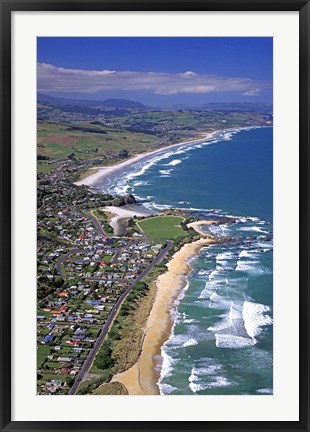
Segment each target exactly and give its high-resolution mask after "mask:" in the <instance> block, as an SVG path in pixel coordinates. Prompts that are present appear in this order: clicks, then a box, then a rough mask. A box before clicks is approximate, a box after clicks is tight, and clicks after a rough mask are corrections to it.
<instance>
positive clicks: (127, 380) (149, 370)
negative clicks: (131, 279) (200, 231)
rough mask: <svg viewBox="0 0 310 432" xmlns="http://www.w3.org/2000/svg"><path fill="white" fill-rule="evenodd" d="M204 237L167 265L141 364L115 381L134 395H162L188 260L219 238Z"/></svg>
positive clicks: (185, 280) (159, 283) (159, 278)
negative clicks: (165, 352) (166, 348)
mask: <svg viewBox="0 0 310 432" xmlns="http://www.w3.org/2000/svg"><path fill="white" fill-rule="evenodd" d="M204 236H205V237H204V238H200V239H199V240H197V241H195V242H192V243H187V244H185V245H184V246H183V247H182V248H181V249H180V250H179V251H177V252H176V253H175V254H174V255H173V257H172V259H171V260H170V261H169V263H168V264H167V268H168V270H167V271H166V272H165V273H163V274H162V275H160V276H159V277H158V279H157V281H156V284H157V294H156V298H155V301H154V304H153V307H152V310H151V313H150V315H149V318H148V320H147V323H146V326H145V330H144V331H145V337H144V340H143V344H142V348H141V353H140V357H139V360H138V361H137V363H136V364H135V365H134V366H132V367H131V368H130V369H128V370H127V371H125V372H121V373H119V374H117V375H115V376H114V377H113V378H112V381H118V382H121V383H122V384H124V385H125V387H126V388H127V390H128V392H129V394H130V395H159V388H158V385H157V382H158V380H159V378H160V372H161V365H162V357H161V348H162V346H163V345H164V343H165V342H166V341H167V340H168V339H169V337H170V335H171V330H172V328H173V325H174V322H173V320H172V319H171V310H172V309H173V308H174V306H175V300H176V299H177V298H178V296H179V295H180V293H181V292H182V290H183V289H184V288H185V287H186V284H187V276H188V274H189V273H190V271H191V267H190V265H189V263H188V261H189V260H190V259H191V258H193V257H194V256H196V255H197V254H198V253H199V251H200V250H201V249H202V248H203V247H205V246H209V245H210V244H214V243H217V242H218V241H219V239H218V238H217V237H213V236H210V235H206V233H204Z"/></svg>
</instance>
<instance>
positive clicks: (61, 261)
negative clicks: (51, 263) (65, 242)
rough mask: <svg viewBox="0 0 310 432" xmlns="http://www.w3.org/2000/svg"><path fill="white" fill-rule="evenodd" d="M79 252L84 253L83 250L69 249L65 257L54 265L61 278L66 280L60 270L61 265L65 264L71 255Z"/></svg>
mask: <svg viewBox="0 0 310 432" xmlns="http://www.w3.org/2000/svg"><path fill="white" fill-rule="evenodd" d="M79 252H84V249H77V248H76V249H70V250H69V251H68V252H67V253H66V254H65V255H63V256H62V257H61V258H59V260H58V261H57V263H56V268H57V273H58V274H59V275H60V276H61V277H62V278H63V279H66V275H65V273H64V271H63V269H62V263H63V262H65V261H66V260H67V259H68V258H69V257H70V256H71V255H73V254H75V253H79Z"/></svg>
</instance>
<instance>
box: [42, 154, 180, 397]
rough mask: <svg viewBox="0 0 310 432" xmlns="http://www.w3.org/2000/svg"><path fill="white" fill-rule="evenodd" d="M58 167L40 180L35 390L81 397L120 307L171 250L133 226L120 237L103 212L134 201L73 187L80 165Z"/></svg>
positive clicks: (67, 163) (65, 163)
mask: <svg viewBox="0 0 310 432" xmlns="http://www.w3.org/2000/svg"><path fill="white" fill-rule="evenodd" d="M57 163H58V165H57V169H55V170H52V171H51V172H49V173H38V211H37V214H38V216H37V217H38V220H37V226H38V242H37V257H38V263H37V268H38V288H37V289H38V291H37V295H38V303H37V343H38V347H37V359H38V363H37V366H38V370H37V374H38V390H37V391H38V394H44V395H51V394H75V392H76V391H77V389H78V386H79V384H80V381H82V380H83V379H85V376H87V375H85V374H86V373H87V370H88V368H89V366H91V364H92V362H93V360H94V358H95V356H96V354H97V352H98V349H100V346H101V344H102V342H103V340H104V338H105V336H106V334H107V332H108V331H109V328H110V326H111V324H112V322H113V320H114V318H115V316H116V314H117V312H118V309H119V306H120V305H121V303H122V301H123V300H124V299H125V298H126V296H128V294H129V293H130V291H131V290H132V289H133V287H137V286H139V285H138V284H139V282H140V281H141V280H142V278H143V277H144V276H145V275H146V274H147V273H149V271H150V270H151V269H152V268H154V267H155V266H159V265H160V263H161V262H162V261H163V260H164V258H165V257H166V255H167V253H168V252H169V250H170V249H171V248H172V246H173V242H171V241H169V240H168V241H163V240H162V241H158V240H149V239H148V238H147V237H146V236H145V234H144V233H143V232H141V231H140V230H139V229H137V225H135V224H133V223H131V224H130V223H129V224H128V225H127V228H126V232H125V233H124V236H115V235H114V232H113V228H112V227H111V225H110V224H109V220H108V213H107V212H105V211H102V210H101V209H102V208H104V207H106V206H107V205H111V204H112V205H115V206H118V205H124V204H127V205H128V204H129V205H130V204H133V203H134V202H135V198H134V197H133V196H132V195H129V196H126V197H116V198H114V197H113V196H111V195H109V194H101V193H100V194H99V193H93V192H92V191H90V190H89V188H87V187H84V186H75V185H74V184H72V183H71V182H70V181H69V180H68V179H66V176H65V175H64V174H63V173H64V172H68V171H66V169H68V166H70V165H71V166H74V161H70V160H69V161H57ZM72 169H73V168H72ZM69 172H70V171H69ZM140 283H141V284H142V287H143V282H140ZM74 385H75V386H76V387H75V388H74ZM72 389H73V390H72ZM70 392H71V393H70Z"/></svg>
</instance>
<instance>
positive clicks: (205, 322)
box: [97, 127, 273, 395]
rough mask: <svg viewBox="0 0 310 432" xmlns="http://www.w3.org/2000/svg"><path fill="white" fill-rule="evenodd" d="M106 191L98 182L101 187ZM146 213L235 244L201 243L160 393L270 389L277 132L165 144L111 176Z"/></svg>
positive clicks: (166, 351) (168, 346) (166, 354)
mask: <svg viewBox="0 0 310 432" xmlns="http://www.w3.org/2000/svg"><path fill="white" fill-rule="evenodd" d="M97 187H98V188H99V189H100V185H97ZM101 189H102V190H109V191H110V192H111V193H113V194H124V193H133V194H134V195H135V196H137V197H139V198H141V199H143V200H145V201H146V202H145V203H144V204H143V205H144V206H145V207H146V208H147V209H149V210H152V209H164V208H170V207H174V208H175V207H177V208H182V209H184V210H187V211H188V212H189V213H190V214H191V215H193V216H194V217H197V218H201V219H206V218H208V219H217V218H221V217H226V218H229V219H230V220H232V221H234V223H225V224H221V225H216V226H215V225H214V226H203V229H204V230H206V231H211V232H212V233H213V234H215V235H220V236H227V237H231V238H232V239H233V240H232V241H231V242H227V243H223V244H216V245H211V246H209V247H205V248H203V249H202V250H201V251H200V253H199V255H198V256H197V257H194V258H193V259H192V260H191V262H190V265H191V267H192V271H191V273H190V275H189V276H188V281H187V285H186V287H185V288H184V289H183V291H182V292H181V294H180V295H179V297H178V299H177V300H176V302H175V305H174V308H173V310H172V311H171V314H172V317H173V321H174V325H173V329H172V333H171V336H170V338H169V340H168V341H167V342H166V343H165V344H164V346H163V347H162V351H161V355H162V358H163V362H162V366H161V375H160V379H159V382H158V385H159V388H160V393H161V394H163V395H168V394H173V395H184V394H186V395H190V394H195V395H199V394H204V395H207V394H210V395H252V394H253V395H266V394H272V392H273V356H272V348H273V333H272V299H273V284H272V281H273V277H272V275H273V273H272V268H273V265H272V258H273V254H272V229H273V226H272V221H273V217H272V212H273V195H272V193H273V129H272V128H271V127H259V128H248V129H235V130H233V131H231V130H230V131H222V132H219V133H217V134H216V135H215V136H214V137H212V138H211V139H209V140H207V139H206V141H205V142H203V143H201V142H199V143H195V144H186V145H180V146H177V147H174V148H173V149H166V150H163V151H162V152H160V153H158V154H156V155H153V156H151V157H150V158H148V159H146V160H143V161H140V162H138V163H136V164H135V165H132V166H131V167H130V168H128V169H127V170H124V171H123V172H122V174H121V176H120V175H119V174H118V175H115V176H111V177H110V178H109V182H108V183H107V182H105V184H104V185H102V186H101Z"/></svg>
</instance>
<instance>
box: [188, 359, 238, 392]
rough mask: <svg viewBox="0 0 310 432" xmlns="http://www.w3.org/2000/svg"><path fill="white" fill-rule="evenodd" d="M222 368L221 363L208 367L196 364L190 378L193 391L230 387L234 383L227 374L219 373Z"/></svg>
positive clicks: (190, 386)
mask: <svg viewBox="0 0 310 432" xmlns="http://www.w3.org/2000/svg"><path fill="white" fill-rule="evenodd" d="M220 370H221V366H220V365H210V366H207V367H196V366H194V367H193V368H192V370H191V374H190V376H189V378H188V381H189V388H190V389H191V391H192V392H193V393H198V392H199V391H202V390H206V389H212V388H218V387H228V386H231V385H232V384H234V383H232V382H231V381H230V380H228V379H227V378H226V377H225V376H222V375H219V371H220Z"/></svg>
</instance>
